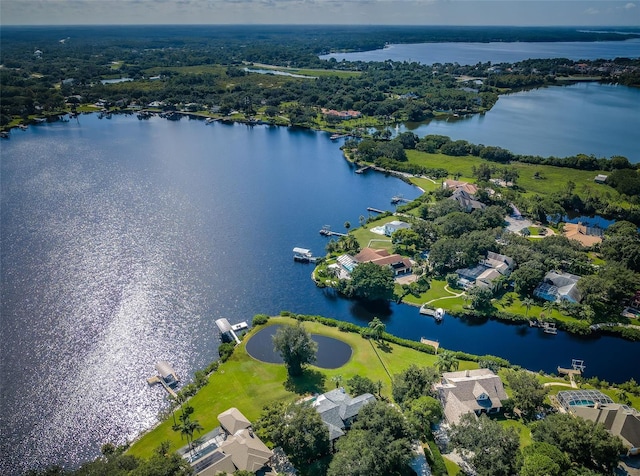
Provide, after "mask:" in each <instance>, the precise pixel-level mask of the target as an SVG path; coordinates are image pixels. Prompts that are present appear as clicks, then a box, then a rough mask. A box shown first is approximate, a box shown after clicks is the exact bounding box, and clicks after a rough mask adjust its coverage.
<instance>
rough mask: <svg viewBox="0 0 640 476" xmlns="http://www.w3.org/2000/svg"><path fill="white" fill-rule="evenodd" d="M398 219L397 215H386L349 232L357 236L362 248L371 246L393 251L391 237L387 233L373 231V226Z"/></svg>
mask: <svg viewBox="0 0 640 476" xmlns="http://www.w3.org/2000/svg"><path fill="white" fill-rule="evenodd" d="M397 219H398V217H395V216H386V217H384V218H380V219H376V220H372V221H370V222H369V223H367V224H366V225H365V226H364V227H363V226H360V227H358V228H355V229H351V230H350V231H349V233H350V234H352V235H353V236H354V237H355V238H356V240H358V243H359V244H360V246H361V247H362V248H364V247H371V248H375V249H384V250H387V251H389V252H393V251H392V250H393V245H392V244H391V238H389V237H388V236H386V235H378V234H377V233H374V232H372V231H371V228H375V227H379V226H384V225H385V224H387V223H389V222H392V221H394V220H397ZM351 225H352V226H355V224H354V223H352V224H351ZM365 227H366V228H365Z"/></svg>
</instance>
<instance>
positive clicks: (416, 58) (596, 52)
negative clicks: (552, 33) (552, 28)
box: [320, 38, 640, 65]
mask: <svg viewBox="0 0 640 476" xmlns="http://www.w3.org/2000/svg"><path fill="white" fill-rule="evenodd" d="M638 57H640V39H637V38H636V39H630V40H625V41H600V42H580V41H571V42H562V41H560V42H524V41H523V42H493V43H411V44H394V45H389V46H387V47H385V48H383V49H379V50H372V51H360V52H355V53H331V54H328V55H323V56H320V58H321V59H330V58H335V59H336V60H337V61H342V60H346V61H387V60H392V61H408V62H417V63H423V64H434V63H442V64H444V63H458V64H461V65H473V64H476V63H486V62H488V61H490V62H491V63H516V62H518V61H524V60H526V59H543V58H567V59H570V60H573V61H579V60H595V59H600V58H603V59H614V58H638Z"/></svg>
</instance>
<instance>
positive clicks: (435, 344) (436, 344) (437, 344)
mask: <svg viewBox="0 0 640 476" xmlns="http://www.w3.org/2000/svg"><path fill="white" fill-rule="evenodd" d="M420 343H421V344H426V345H430V346H431V347H433V348H434V349H435V350H436V354H437V353H438V348H439V347H440V342H438V341H436V340H429V339H425V338H424V337H420Z"/></svg>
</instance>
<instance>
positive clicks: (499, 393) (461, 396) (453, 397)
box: [434, 369, 508, 424]
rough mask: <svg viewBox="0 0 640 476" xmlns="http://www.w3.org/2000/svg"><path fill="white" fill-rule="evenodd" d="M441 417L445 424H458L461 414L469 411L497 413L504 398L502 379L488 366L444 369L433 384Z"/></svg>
mask: <svg viewBox="0 0 640 476" xmlns="http://www.w3.org/2000/svg"><path fill="white" fill-rule="evenodd" d="M434 390H435V391H436V392H437V393H438V397H439V398H440V402H441V403H442V407H443V408H444V415H445V418H446V419H447V421H448V422H449V423H456V424H457V423H459V422H460V418H461V417H462V415H466V414H467V413H473V414H474V415H476V416H480V415H481V414H482V413H487V414H493V413H498V412H499V411H500V410H501V409H502V401H503V400H506V399H507V398H508V397H507V393H506V392H505V390H504V385H503V384H502V380H500V377H498V376H497V375H496V374H494V373H493V372H492V371H491V370H489V369H475V370H461V371H459V372H445V373H443V374H442V380H441V381H440V383H437V384H435V385H434Z"/></svg>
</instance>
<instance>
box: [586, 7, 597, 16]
mask: <svg viewBox="0 0 640 476" xmlns="http://www.w3.org/2000/svg"><path fill="white" fill-rule="evenodd" d="M584 12H585V13H586V14H587V15H599V14H600V10H598V9H597V8H593V7H590V8H587V9H586V10H585V11H584Z"/></svg>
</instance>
